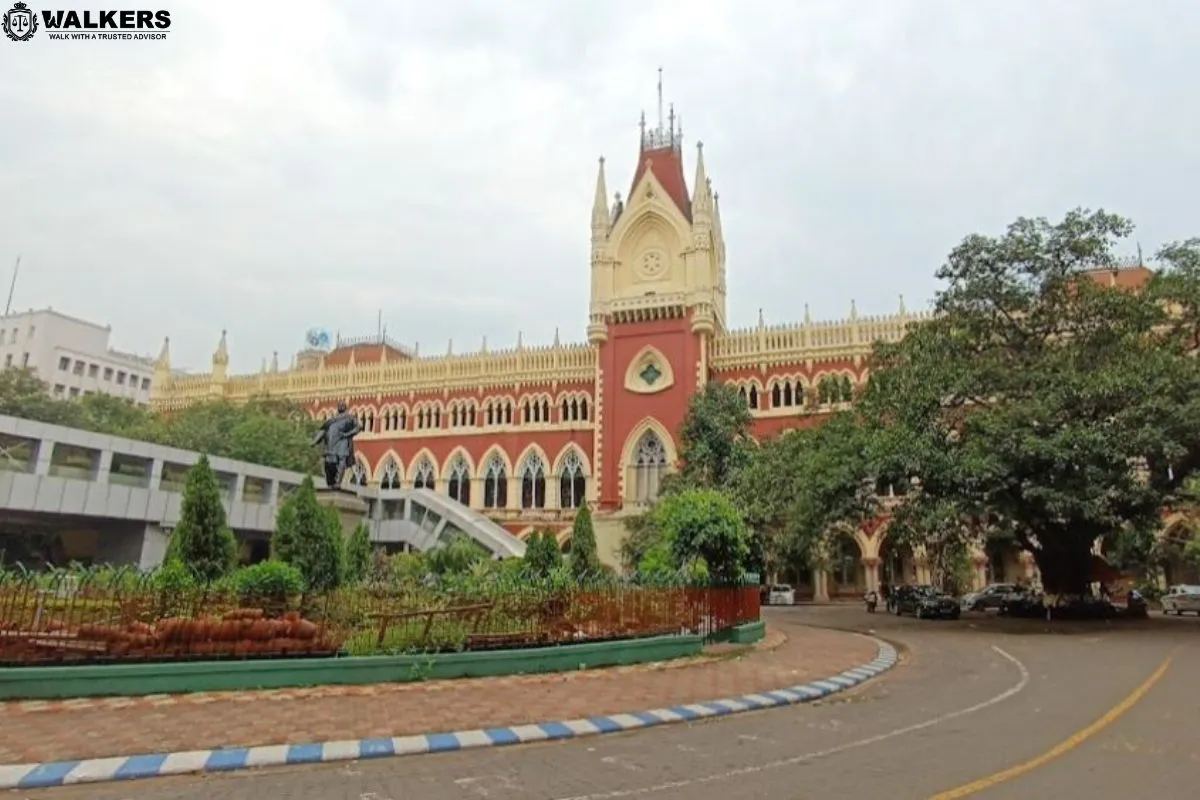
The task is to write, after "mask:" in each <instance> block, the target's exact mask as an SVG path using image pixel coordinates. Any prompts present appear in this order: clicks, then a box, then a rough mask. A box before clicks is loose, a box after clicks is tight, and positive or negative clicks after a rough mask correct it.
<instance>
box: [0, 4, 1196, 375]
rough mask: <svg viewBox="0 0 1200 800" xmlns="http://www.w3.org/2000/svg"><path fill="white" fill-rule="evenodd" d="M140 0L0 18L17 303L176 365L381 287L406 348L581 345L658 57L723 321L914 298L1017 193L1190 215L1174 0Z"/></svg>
mask: <svg viewBox="0 0 1200 800" xmlns="http://www.w3.org/2000/svg"><path fill="white" fill-rule="evenodd" d="M27 2H28V4H29V5H30V6H31V7H33V8H35V9H38V10H41V9H42V8H61V7H74V8H79V9H84V8H91V9H93V10H98V9H102V8H106V6H104V5H96V4H91V3H76V2H71V0H57V2H54V3H47V2H46V0H27ZM0 5H4V6H5V7H8V6H9V5H11V2H10V0H3V2H0ZM159 5H161V7H163V8H167V9H169V10H170V11H171V14H172V21H173V24H172V26H171V32H170V34H169V37H168V39H167V40H166V41H159V42H102V41H95V42H52V41H50V40H49V39H48V38H47V37H46V36H45V30H44V29H43V30H42V31H39V32H38V34H37V35H36V36H35V37H34V39H33V40H31V41H29V42H24V43H14V42H10V41H8V40H7V39H5V38H2V37H0V76H3V80H0V275H3V276H4V282H5V283H6V282H7V277H8V275H9V270H10V269H11V265H12V262H13V260H14V259H15V258H16V256H17V255H18V254H21V255H23V262H22V268H21V276H20V281H19V283H18V285H17V289H16V297H15V300H14V307H16V308H18V309H25V308H29V307H44V306H47V305H49V306H53V307H54V308H55V309H59V310H62V311H65V312H68V313H71V314H75V315H78V316H82V317H85V318H88V319H91V320H95V321H97V322H106V323H110V324H111V325H112V326H113V331H114V344H116V345H117V346H119V347H122V348H125V349H133V350H138V351H147V352H149V351H153V352H156V351H157V349H158V346H159V343H160V342H161V341H162V337H163V336H166V335H169V336H170V337H171V343H172V356H173V362H174V365H175V366H183V367H188V368H191V369H207V368H208V364H209V358H210V356H211V353H212V350H213V348H214V347H215V345H216V342H217V339H218V336H219V335H220V331H221V329H222V328H228V330H229V346H230V354H231V359H232V362H233V363H232V367H233V369H234V370H235V371H253V370H257V369H258V368H259V364H260V361H261V359H262V358H263V357H269V356H270V354H271V352H272V351H273V350H278V351H279V352H280V358H281V361H284V362H286V361H287V360H288V359H290V357H291V355H292V354H293V353H294V352H295V351H296V350H297V349H299V348H300V347H301V346H302V344H303V336H304V332H305V330H307V329H308V328H311V327H314V326H319V327H324V328H327V329H329V330H330V331H338V330H340V331H341V332H342V333H343V334H345V335H352V334H368V333H373V332H374V331H375V330H376V319H377V313H378V311H379V310H380V309H382V312H383V320H384V322H385V323H386V325H387V328H388V332H389V334H391V335H394V336H395V337H397V338H399V339H400V340H402V341H404V342H407V343H408V344H410V345H411V344H414V343H417V342H419V343H420V349H421V352H422V353H442V352H445V350H446V347H447V341H448V340H449V339H453V340H454V348H455V350H456V351H459V352H462V351H465V350H474V349H477V348H478V347H479V344H480V341H481V339H482V337H483V336H485V335H486V336H487V337H488V343H489V346H490V347H492V348H497V347H502V346H505V345H508V344H511V343H513V342H514V341H515V339H516V336H517V332H518V331H519V330H520V331H523V332H524V338H525V342H526V343H530V344H532V343H548V342H549V341H550V340H551V338H552V337H553V335H554V330H555V328H556V327H558V328H561V330H562V336H563V338H564V340H567V339H569V340H582V339H583V337H584V328H585V326H586V315H587V302H588V297H587V292H588V235H589V233H588V232H589V222H590V215H589V211H590V206H591V201H592V191H593V187H594V180H595V172H596V158H597V157H598V156H600V155H604V156H606V157H607V159H608V167H609V175H608V180H609V188H610V191H612V190H617V189H619V190H621V191H622V192H627V191H628V183H629V180H630V179H631V177H632V172H633V169H634V166H635V161H636V157H637V120H638V114H639V112H640V111H641V110H642V109H643V108H644V109H646V110H647V111H648V112H651V114H653V108H654V104H655V80H656V69H657V68H658V67H659V66H662V67H663V68H664V69H665V75H666V78H665V82H666V96H667V99H668V100H670V101H674V102H675V104H676V108H677V109H678V110H679V111H680V113H681V114H682V116H683V126H684V134H685V137H686V139H687V145H686V150H685V152H686V155H687V167H686V169H687V174H688V177H689V180H690V177H691V175H692V171H693V169H694V142H695V140H696V138H700V139H701V140H703V141H704V142H705V159H706V163H707V166H708V170H709V174H710V176H711V177H712V179H713V183H714V186H715V188H716V189H717V191H718V192H720V195H721V208H722V214H723V220H724V228H725V237H726V241H727V247H728V277H729V299H730V308H729V316H730V322H731V325H732V326H734V327H742V326H747V325H751V324H753V323H754V322H755V320H756V318H757V313H758V309H759V308H760V307H761V308H763V309H764V313H765V315H766V318H767V320H768V321H769V322H785V321H789V320H798V319H799V318H800V317H801V316H802V314H803V305H804V303H806V302H807V303H809V304H810V305H811V307H812V312H813V314H814V316H819V317H823V318H830V317H841V316H844V315H845V314H846V312H847V311H848V308H849V305H850V301H851V299H854V300H856V301H857V304H858V308H859V311H860V313H862V314H873V313H884V312H890V311H893V310H895V309H896V308H897V306H898V303H899V295H901V294H903V295H904V297H905V301H906V303H907V305H908V307H909V308H910V309H912V308H917V307H920V306H922V305H925V304H926V303H927V302H928V301H929V300H930V298H931V297H932V296H933V294H934V292H935V291H936V289H937V284H936V282H935V281H934V280H933V277H932V275H933V272H934V271H935V269H936V268H937V266H938V264H939V263H940V261H941V259H942V258H943V257H944V256H945V254H946V253H947V252H948V250H949V249H950V248H951V247H952V246H953V245H954V244H956V243H957V242H958V241H959V240H960V239H961V238H962V237H963V236H964V235H966V234H967V233H970V232H976V231H981V232H988V233H998V232H1000V231H1001V230H1002V229H1003V227H1004V225H1006V224H1007V223H1008V222H1010V221H1011V220H1012V219H1014V218H1015V217H1017V216H1019V215H1048V216H1051V217H1057V216H1061V214H1062V213H1064V212H1065V211H1066V210H1068V209H1069V208H1072V207H1074V206H1077V205H1085V206H1089V207H1104V208H1107V209H1110V210H1114V211H1118V212H1120V213H1123V214H1126V215H1128V216H1130V217H1132V218H1133V219H1134V220H1135V221H1136V222H1137V223H1138V226H1139V227H1138V233H1137V237H1138V239H1139V240H1140V241H1141V242H1142V244H1143V246H1144V247H1145V248H1146V250H1147V251H1152V250H1153V249H1155V248H1157V246H1158V245H1159V244H1161V243H1162V242H1163V241H1167V240H1173V239H1179V238H1185V237H1188V236H1193V235H1200V213H1198V212H1200V195H1198V191H1197V187H1198V186H1200V180H1198V178H1200V102H1198V101H1197V98H1198V97H1200V94H1198V93H1197V92H1198V90H1197V88H1196V87H1197V81H1198V80H1200V48H1197V46H1196V42H1198V41H1200V3H1196V2H1192V1H1191V0H1159V1H1158V2H1154V1H1153V0H1148V1H1147V2H1142V3H1130V2H1107V1H1105V0H1076V1H1075V2H1069V1H1068V0H1056V1H1055V2H1042V1H1041V0H1023V1H1014V0H1005V1H1004V2H998V1H996V2H991V1H989V2H969V3H968V2H959V1H957V0H947V1H946V2H935V1H934V0H913V1H912V2H907V1H906V0H882V1H881V2H863V1H862V0H856V2H850V1H849V0H831V2H790V3H789V2H784V0H772V2H766V0H761V1H747V0H743V1H742V2H737V3H734V2H706V1H705V0H690V1H689V2H682V0H680V1H679V2H654V1H653V0H602V1H600V0H595V1H594V0H572V1H571V2H564V1H563V0H514V1H513V2H507V3H497V2H490V1H487V2H485V0H442V2H430V3H425V2H387V3H385V2H381V1H380V0H342V2H320V1H319V0H291V1H290V2H268V1H267V0H254V2H244V0H243V1H242V2H229V1H228V0H203V1H201V0H186V1H185V0H156V2H153V3H149V4H143V7H146V8H150V7H155V8H157V7H159ZM113 7H118V6H113ZM1131 248H1132V245H1131Z"/></svg>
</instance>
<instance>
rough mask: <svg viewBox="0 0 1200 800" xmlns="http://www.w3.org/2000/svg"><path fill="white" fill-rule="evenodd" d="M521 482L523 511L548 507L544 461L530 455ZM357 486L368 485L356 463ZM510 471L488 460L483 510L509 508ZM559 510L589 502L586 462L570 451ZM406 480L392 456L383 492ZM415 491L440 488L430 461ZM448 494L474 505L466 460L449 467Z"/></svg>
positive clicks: (422, 465)
mask: <svg viewBox="0 0 1200 800" xmlns="http://www.w3.org/2000/svg"><path fill="white" fill-rule="evenodd" d="M517 477H518V479H519V480H520V482H521V492H520V498H519V500H518V503H519V504H520V506H519V507H520V508H522V509H539V508H545V507H546V481H547V479H548V477H549V469H548V467H547V466H546V463H545V462H544V461H543V460H542V457H541V456H540V455H538V454H536V453H531V454H530V455H529V456H527V457H526V458H525V460H524V462H522V464H521V466H520V468H519V469H518V471H517ZM347 480H348V481H349V482H350V483H352V484H355V485H358V486H366V485H367V483H368V473H367V467H366V466H365V465H364V463H363V462H361V461H356V462H355V464H354V467H353V468H352V470H351V471H350V475H349V477H348V479H347ZM508 480H509V476H508V467H507V466H506V465H505V463H504V459H503V458H502V457H501V456H500V454H499V453H493V454H492V456H491V457H490V458H489V459H488V461H487V465H486V467H485V468H484V472H483V507H484V508H489V509H498V508H506V507H507V506H508ZM558 481H559V487H558V488H559V493H558V497H559V507H561V508H579V507H581V506H582V505H583V504H584V502H585V500H586V499H587V476H586V474H585V473H584V469H583V459H581V458H580V457H579V454H578V453H576V452H574V451H571V452H568V453H567V455H566V456H565V457H564V458H563V460H562V464H561V465H560V467H559V474H558ZM403 482H404V476H403V472H402V470H401V468H400V464H399V463H398V462H397V461H396V459H395V458H393V457H391V456H389V457H388V459H387V461H386V462H384V465H383V469H382V471H381V474H380V478H379V488H380V489H400V488H402V487H403ZM413 488H414V489H434V490H436V488H437V481H436V478H435V470H434V466H433V463H432V462H431V461H430V460H429V459H428V458H422V459H421V461H420V462H418V464H417V467H416V470H415V472H414V474H413ZM446 494H447V495H449V497H450V498H451V499H452V500H456V501H458V502H459V503H462V504H463V505H466V506H469V505H470V504H471V471H470V467H469V466H468V464H467V460H466V459H465V458H464V457H463V456H462V455H459V456H457V457H455V459H454V461H452V462H451V463H450V467H449V470H448V472H447V479H446Z"/></svg>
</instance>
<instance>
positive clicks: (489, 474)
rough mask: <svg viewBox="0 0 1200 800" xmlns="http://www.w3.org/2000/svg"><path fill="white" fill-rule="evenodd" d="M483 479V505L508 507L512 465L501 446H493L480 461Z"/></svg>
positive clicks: (486, 506) (485, 506) (487, 506)
mask: <svg viewBox="0 0 1200 800" xmlns="http://www.w3.org/2000/svg"><path fill="white" fill-rule="evenodd" d="M480 469H481V471H482V475H481V476H480V477H481V478H482V479H483V507H484V508H506V507H507V506H508V480H509V476H510V475H512V465H511V464H509V463H508V458H507V456H506V455H505V454H504V451H503V450H501V449H500V448H499V447H493V448H491V449H490V450H489V451H488V455H487V456H486V457H485V458H484V460H483V461H482V462H481V463H480Z"/></svg>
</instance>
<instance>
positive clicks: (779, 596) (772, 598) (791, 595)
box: [767, 583, 796, 606]
mask: <svg viewBox="0 0 1200 800" xmlns="http://www.w3.org/2000/svg"><path fill="white" fill-rule="evenodd" d="M795 604H796V592H795V590H793V589H792V587H790V586H788V585H787V584H786V583H777V584H775V585H774V586H772V587H771V589H770V591H768V592H767V605H769V606H792V605H795Z"/></svg>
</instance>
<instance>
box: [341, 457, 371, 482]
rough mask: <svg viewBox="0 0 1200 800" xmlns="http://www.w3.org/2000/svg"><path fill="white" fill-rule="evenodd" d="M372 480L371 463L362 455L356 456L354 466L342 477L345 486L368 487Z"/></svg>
mask: <svg viewBox="0 0 1200 800" xmlns="http://www.w3.org/2000/svg"><path fill="white" fill-rule="evenodd" d="M370 480H371V462H369V461H367V457H366V456H364V455H363V454H362V453H355V454H354V464H353V465H352V466H351V467H350V469H348V470H346V472H345V474H344V475H343V476H342V485H343V486H347V487H348V486H366V485H367V484H368V483H369V482H370Z"/></svg>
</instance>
